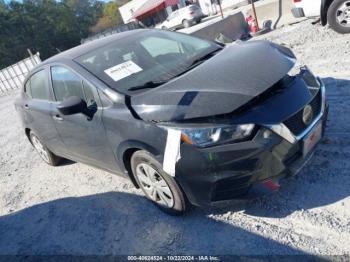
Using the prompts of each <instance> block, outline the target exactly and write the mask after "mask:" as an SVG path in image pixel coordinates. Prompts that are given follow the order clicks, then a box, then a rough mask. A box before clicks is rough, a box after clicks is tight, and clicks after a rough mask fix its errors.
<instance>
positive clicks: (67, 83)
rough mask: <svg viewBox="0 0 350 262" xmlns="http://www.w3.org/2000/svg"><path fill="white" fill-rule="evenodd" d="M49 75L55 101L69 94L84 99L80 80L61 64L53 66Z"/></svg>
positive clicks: (63, 98) (67, 96) (65, 97)
mask: <svg viewBox="0 0 350 262" xmlns="http://www.w3.org/2000/svg"><path fill="white" fill-rule="evenodd" d="M51 76H52V87H53V90H54V92H55V96H56V100H57V101H63V100H65V99H67V98H69V97H71V96H77V97H81V98H82V99H85V97H84V92H83V86H82V80H81V79H80V77H79V76H77V75H76V74H75V73H73V72H72V71H70V70H69V69H67V68H65V67H62V66H53V67H51Z"/></svg>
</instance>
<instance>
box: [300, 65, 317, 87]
mask: <svg viewBox="0 0 350 262" xmlns="http://www.w3.org/2000/svg"><path fill="white" fill-rule="evenodd" d="M300 76H301V77H302V78H303V80H304V81H305V83H306V84H307V85H308V86H310V87H320V83H319V82H318V80H317V78H316V77H315V75H314V74H313V73H312V72H311V71H310V69H309V68H308V67H307V66H302V67H300Z"/></svg>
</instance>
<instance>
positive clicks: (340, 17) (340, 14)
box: [327, 0, 350, 34]
mask: <svg viewBox="0 0 350 262" xmlns="http://www.w3.org/2000/svg"><path fill="white" fill-rule="evenodd" d="M344 8H345V9H344ZM327 20H328V23H329V26H330V27H331V28H332V29H333V30H334V31H336V32H338V33H340V34H348V33H350V0H334V1H333V3H332V4H331V5H330V6H329V9H328V12H327ZM342 21H343V22H342ZM345 21H347V22H348V23H347V25H345V24H344V22H345Z"/></svg>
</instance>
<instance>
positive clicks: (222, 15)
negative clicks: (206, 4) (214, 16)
mask: <svg viewBox="0 0 350 262" xmlns="http://www.w3.org/2000/svg"><path fill="white" fill-rule="evenodd" d="M217 3H218V5H219V8H220V14H221V18H224V13H223V12H222V7H221V0H217Z"/></svg>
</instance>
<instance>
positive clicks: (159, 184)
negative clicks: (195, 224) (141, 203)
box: [131, 150, 190, 215]
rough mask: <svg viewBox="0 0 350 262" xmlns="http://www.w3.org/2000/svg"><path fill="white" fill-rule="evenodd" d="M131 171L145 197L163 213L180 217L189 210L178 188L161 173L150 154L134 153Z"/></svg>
mask: <svg viewBox="0 0 350 262" xmlns="http://www.w3.org/2000/svg"><path fill="white" fill-rule="evenodd" d="M131 169H132V172H133V175H134V178H135V180H136V182H137V183H138V185H139V186H140V188H141V189H142V191H143V193H144V194H145V196H146V197H147V198H148V199H149V200H151V201H152V202H153V203H154V204H155V205H156V206H157V207H159V208H160V209H161V210H162V211H163V212H165V213H167V214H170V215H182V214H184V213H185V212H186V210H187V209H188V208H189V206H190V204H189V203H188V201H187V199H186V196H185V194H184V193H183V191H182V190H181V188H180V186H179V185H178V184H177V182H176V181H175V179H174V178H173V177H171V176H169V175H168V174H167V173H165V172H164V171H163V168H162V166H161V164H160V163H159V162H158V161H157V160H156V159H155V158H154V156H153V155H152V154H150V153H149V152H147V151H144V150H140V151H136V152H135V153H134V154H133V155H132V157H131ZM152 174H153V175H152ZM151 180H152V181H151ZM164 199H165V200H164Z"/></svg>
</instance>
